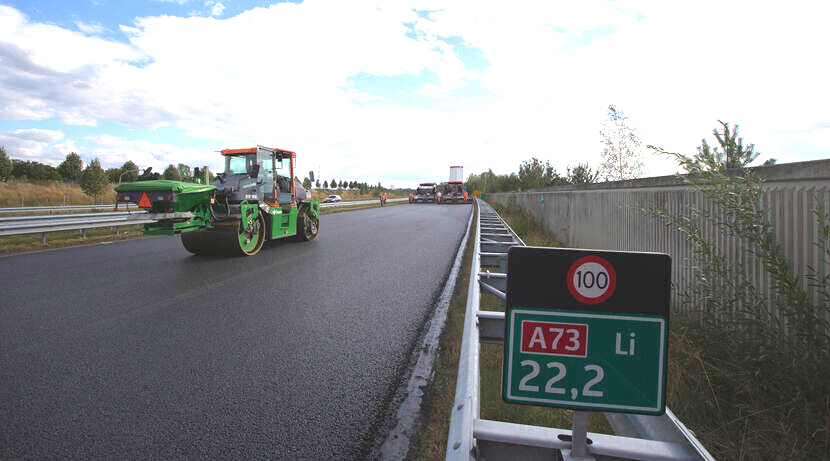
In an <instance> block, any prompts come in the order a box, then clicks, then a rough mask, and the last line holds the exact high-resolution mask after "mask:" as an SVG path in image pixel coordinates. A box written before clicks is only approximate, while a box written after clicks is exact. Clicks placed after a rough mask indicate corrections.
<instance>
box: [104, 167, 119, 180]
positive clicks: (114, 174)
mask: <svg viewBox="0 0 830 461" xmlns="http://www.w3.org/2000/svg"><path fill="white" fill-rule="evenodd" d="M104 173H105V174H106V175H107V179H108V180H109V182H110V184H116V183H118V178H119V177H121V168H108V169H107V171H105V172H104Z"/></svg>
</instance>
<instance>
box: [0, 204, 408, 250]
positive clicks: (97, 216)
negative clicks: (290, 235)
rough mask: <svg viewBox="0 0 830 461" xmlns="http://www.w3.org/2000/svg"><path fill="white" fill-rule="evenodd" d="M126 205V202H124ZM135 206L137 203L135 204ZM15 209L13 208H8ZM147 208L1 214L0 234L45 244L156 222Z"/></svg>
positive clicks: (76, 208) (72, 208) (19, 210)
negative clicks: (64, 234) (74, 234)
mask: <svg viewBox="0 0 830 461" xmlns="http://www.w3.org/2000/svg"><path fill="white" fill-rule="evenodd" d="M406 200H408V199H406V198H398V199H389V200H387V202H402V201H406ZM377 203H378V200H356V201H351V202H335V203H324V204H322V205H320V206H321V207H322V208H342V207H350V206H359V205H374V204H377ZM121 206H122V207H123V205H121ZM113 208H115V205H72V206H64V207H62V206H54V207H26V208H0V213H2V212H5V213H11V212H15V213H34V212H50V213H51V212H61V213H66V212H70V213H71V212H74V211H80V210H95V209H107V210H111V209H113ZM132 209H135V207H132ZM8 210H12V211H8ZM146 213H147V212H146V211H143V210H136V211H129V212H126V211H125V212H115V211H113V212H102V213H71V214H49V215H30V216H12V217H5V218H0V236H8V235H25V234H41V242H42V243H43V244H44V245H45V244H46V234H47V233H50V232H60V231H68V230H78V231H81V233H82V235H83V236H84V237H86V232H85V231H86V229H94V228H100V227H111V228H113V229H114V231H115V233H116V234H117V233H118V232H119V227H120V226H132V225H138V224H148V223H153V222H155V221H156V220H154V219H150V218H142V215H144V214H146Z"/></svg>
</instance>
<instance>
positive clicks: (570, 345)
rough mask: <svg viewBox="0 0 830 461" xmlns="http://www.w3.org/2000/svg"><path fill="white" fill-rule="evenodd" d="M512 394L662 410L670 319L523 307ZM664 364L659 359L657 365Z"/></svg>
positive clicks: (508, 392)
mask: <svg viewBox="0 0 830 461" xmlns="http://www.w3.org/2000/svg"><path fill="white" fill-rule="evenodd" d="M507 322H508V334H509V336H510V337H508V338H506V339H507V342H508V343H509V344H511V345H512V346H511V348H510V349H509V350H508V351H507V355H506V356H505V368H504V372H505V376H504V377H503V380H504V381H503V382H504V385H505V389H504V391H505V392H504V397H505V400H506V401H507V402H509V403H525V404H533V405H545V406H555V407H567V408H573V409H579V410H602V411H609V410H610V411H618V412H632V413H645V414H662V413H663V411H664V410H665V406H664V405H665V398H664V392H665V389H664V382H665V372H666V370H665V368H664V367H663V363H664V360H663V359H664V357H665V354H666V352H667V351H666V348H667V345H666V342H665V332H666V331H665V329H666V323H665V321H664V319H662V318H660V317H657V316H635V315H610V314H597V313H590V312H561V311H559V312H556V311H551V310H548V309H534V308H527V309H521V308H516V309H513V310H511V312H510V316H509V318H508V319H507ZM655 365H656V366H655Z"/></svg>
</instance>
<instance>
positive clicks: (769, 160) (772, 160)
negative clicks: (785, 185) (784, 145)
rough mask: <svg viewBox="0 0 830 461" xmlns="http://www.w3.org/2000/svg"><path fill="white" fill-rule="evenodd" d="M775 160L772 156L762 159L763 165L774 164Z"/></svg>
mask: <svg viewBox="0 0 830 461" xmlns="http://www.w3.org/2000/svg"><path fill="white" fill-rule="evenodd" d="M775 162H777V160H775V159H774V158H768V159H766V160H765V161H764V163H763V166H773V165H775Z"/></svg>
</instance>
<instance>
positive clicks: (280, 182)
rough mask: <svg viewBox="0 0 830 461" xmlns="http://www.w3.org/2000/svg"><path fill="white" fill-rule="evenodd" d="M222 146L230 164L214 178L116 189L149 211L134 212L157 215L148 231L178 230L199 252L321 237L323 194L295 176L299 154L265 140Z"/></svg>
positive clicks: (123, 199)
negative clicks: (319, 196) (203, 181)
mask: <svg viewBox="0 0 830 461" xmlns="http://www.w3.org/2000/svg"><path fill="white" fill-rule="evenodd" d="M221 153H222V155H223V156H224V158H225V171H224V172H222V173H219V174H218V175H217V177H216V180H215V181H213V183H211V184H194V183H190V182H184V181H168V180H155V181H138V182H132V183H126V184H121V185H119V186H118V187H116V188H115V191H116V192H117V194H118V195H117V197H116V203H134V204H137V205H138V207H139V208H143V209H145V210H147V212H148V214H142V215H136V219H142V220H146V219H153V220H155V222H152V223H149V224H144V234H146V235H175V234H179V235H181V240H182V244H183V245H184V247H185V248H186V249H187V251H189V252H191V253H194V254H197V255H240V256H242V255H247V256H252V255H255V254H257V253H258V252H259V250H260V249H261V248H262V245H263V244H264V243H265V241H266V240H276V239H282V238H287V237H292V238H294V239H295V240H299V241H309V240H313V239H314V238H315V237H316V236H317V232H318V230H319V226H320V223H319V216H320V201H319V200H316V199H312V198H311V194H310V193H309V192H308V191H306V190H305V189H304V188H303V187H302V185H301V184H300V182H299V181H298V180H297V179H296V178H295V176H294V163H295V160H296V158H297V154H296V153H294V152H291V151H288V150H282V149H272V148H268V147H263V146H257V147H252V148H247V149H225V150H222V151H221ZM292 178H293V179H292ZM312 181H313V179H312Z"/></svg>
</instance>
